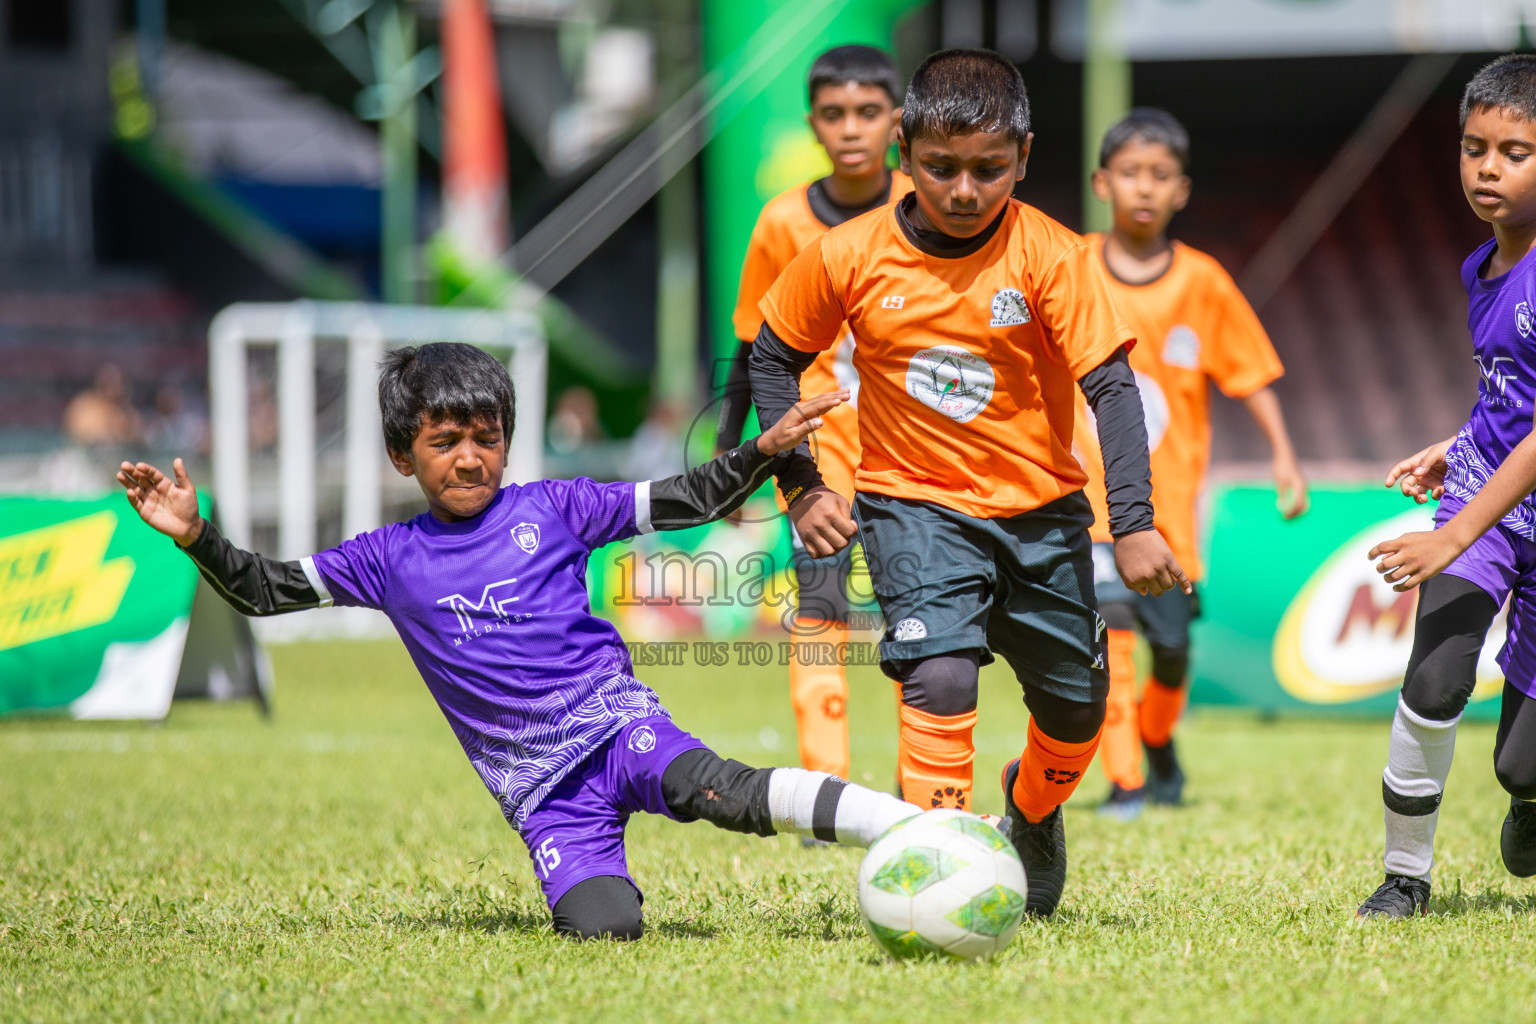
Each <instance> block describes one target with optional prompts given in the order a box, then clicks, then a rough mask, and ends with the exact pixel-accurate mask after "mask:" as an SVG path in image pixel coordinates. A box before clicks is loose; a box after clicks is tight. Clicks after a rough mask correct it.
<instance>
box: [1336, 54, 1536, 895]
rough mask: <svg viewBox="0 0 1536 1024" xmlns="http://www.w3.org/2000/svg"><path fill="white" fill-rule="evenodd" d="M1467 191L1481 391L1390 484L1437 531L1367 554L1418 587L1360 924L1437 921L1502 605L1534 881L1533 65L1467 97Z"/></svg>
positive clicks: (1489, 81) (1515, 758) (1505, 65)
mask: <svg viewBox="0 0 1536 1024" xmlns="http://www.w3.org/2000/svg"><path fill="white" fill-rule="evenodd" d="M1461 184H1462V189H1463V190H1464V191H1465V192H1466V195H1467V200H1468V202H1470V203H1471V204H1472V208H1473V210H1475V211H1476V212H1477V215H1478V216H1479V217H1481V218H1482V219H1483V220H1485V221H1487V222H1488V223H1489V224H1491V225H1492V226H1493V238H1491V239H1489V240H1488V241H1487V242H1485V243H1484V244H1482V245H1480V246H1478V248H1477V249H1476V250H1475V251H1474V252H1473V253H1472V255H1471V256H1469V257H1468V258H1467V261H1466V262H1465V263H1464V264H1462V268H1461V282H1462V285H1463V286H1464V287H1465V288H1466V290H1467V300H1468V310H1467V325H1468V326H1469V327H1470V328H1471V331H1472V346H1473V358H1474V359H1476V360H1477V366H1478V372H1479V376H1480V378H1481V379H1480V380H1479V382H1478V389H1477V403H1476V404H1475V405H1474V406H1473V407H1472V415H1471V417H1470V418H1469V419H1468V420H1467V424H1466V426H1464V427H1462V428H1461V430H1460V431H1459V432H1458V433H1457V434H1456V436H1455V437H1453V438H1451V439H1450V440H1448V441H1442V442H1440V443H1439V444H1436V445H1432V446H1430V447H1429V448H1426V449H1424V450H1423V451H1421V452H1419V453H1418V454H1417V455H1414V456H1412V457H1411V458H1408V459H1404V460H1403V461H1402V462H1400V463H1398V464H1397V465H1396V466H1394V467H1393V468H1392V471H1391V472H1390V473H1388V474H1387V480H1386V483H1387V486H1388V487H1392V486H1393V485H1397V486H1399V487H1401V489H1402V491H1403V493H1404V494H1406V495H1408V496H1409V497H1411V498H1413V499H1414V500H1416V501H1418V502H1419V503H1421V504H1422V503H1424V502H1426V501H1428V500H1429V499H1431V498H1436V499H1439V500H1440V508H1439V510H1438V511H1437V512H1436V513H1435V529H1434V531H1433V532H1430V533H1409V534H1404V535H1403V536H1401V537H1398V538H1396V539H1395V540H1390V541H1386V542H1384V543H1381V544H1378V545H1376V547H1375V548H1373V549H1372V550H1371V553H1370V557H1372V558H1379V559H1380V561H1379V562H1378V563H1377V565H1376V568H1377V570H1378V571H1380V572H1381V573H1383V574H1384V577H1385V579H1386V580H1387V581H1388V582H1390V583H1392V584H1394V589H1395V590H1399V591H1406V590H1411V589H1412V588H1413V587H1416V586H1419V585H1420V584H1422V585H1423V586H1422V589H1421V590H1420V593H1419V605H1418V612H1417V616H1416V622H1415V627H1414V628H1415V632H1414V638H1413V653H1412V655H1411V656H1410V658H1409V661H1408V672H1407V675H1406V676H1405V677H1404V679H1403V690H1402V695H1401V696H1400V697H1399V698H1398V704H1397V713H1396V715H1395V717H1394V718H1393V721H1392V734H1391V741H1390V743H1389V745H1388V751H1387V767H1386V771H1385V772H1383V773H1382V785H1381V795H1382V801H1383V803H1385V804H1386V834H1387V835H1386V838H1387V842H1386V858H1385V863H1386V869H1387V877H1386V881H1384V882H1382V884H1381V885H1380V887H1378V888H1377V890H1376V891H1375V893H1373V894H1372V895H1371V896H1370V898H1369V899H1367V900H1366V901H1365V902H1364V903H1363V904H1362V905H1361V907H1360V909H1359V911H1358V912H1357V914H1358V916H1360V917H1377V916H1380V917H1392V918H1399V917H1412V916H1414V915H1416V914H1423V913H1427V908H1428V904H1429V881H1430V868H1431V866H1432V864H1433V862H1434V836H1435V821H1436V819H1437V818H1438V817H1439V809H1440V798H1441V795H1442V793H1443V792H1444V789H1445V780H1446V776H1447V775H1448V774H1449V773H1450V770H1451V756H1452V754H1453V752H1454V750H1455V745H1456V723H1457V722H1458V721H1459V720H1460V718H1461V712H1462V709H1463V708H1464V707H1466V703H1467V700H1468V698H1469V697H1470V696H1471V694H1472V689H1473V686H1474V685H1475V683H1476V676H1477V660H1478V655H1479V652H1480V651H1481V650H1482V647H1483V641H1484V639H1485V638H1486V636H1487V634H1488V628H1489V626H1490V625H1491V624H1492V622H1493V619H1494V616H1495V615H1497V614H1498V611H1499V608H1500V607H1501V606H1502V605H1503V604H1504V600H1505V598H1506V597H1509V598H1510V604H1509V621H1508V627H1509V629H1508V636H1507V639H1506V640H1505V643H1504V648H1503V650H1501V651H1500V652H1499V665H1500V666H1501V667H1502V668H1503V670H1504V677H1505V683H1504V694H1503V708H1502V711H1501V713H1500V717H1499V728H1498V734H1497V739H1496V740H1495V744H1494V748H1493V767H1494V772H1495V774H1496V775H1497V776H1498V779H1499V784H1500V785H1502V786H1503V787H1504V789H1505V790H1506V791H1508V792H1509V794H1510V808H1509V814H1508V816H1507V817H1506V818H1505V819H1504V827H1503V831H1502V833H1501V836H1500V842H1499V847H1500V852H1501V853H1502V855H1503V858H1504V866H1505V867H1506V868H1508V869H1509V871H1510V873H1511V874H1513V875H1516V876H1517V877H1520V878H1528V877H1530V876H1531V875H1533V874H1536V803H1533V802H1532V801H1536V498H1533V495H1532V491H1533V490H1536V437H1533V436H1532V433H1531V426H1532V416H1533V414H1536V387H1533V384H1536V341H1533V338H1532V332H1533V330H1536V316H1533V313H1532V310H1533V308H1536V256H1533V255H1532V249H1533V247H1536V56H1532V55H1530V54H1510V55H1508V56H1504V57H1500V58H1499V59H1498V60H1496V61H1494V62H1493V63H1492V64H1489V65H1488V66H1487V67H1485V68H1483V69H1482V70H1481V71H1479V72H1478V73H1477V75H1476V76H1474V77H1473V79H1472V81H1471V82H1470V83H1469V84H1468V85H1467V89H1466V93H1465V94H1464V95H1463V97H1462V101H1461Z"/></svg>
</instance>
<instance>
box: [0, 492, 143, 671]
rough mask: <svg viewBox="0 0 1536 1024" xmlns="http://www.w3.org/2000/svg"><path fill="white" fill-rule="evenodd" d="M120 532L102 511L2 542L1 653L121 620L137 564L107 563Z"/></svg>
mask: <svg viewBox="0 0 1536 1024" xmlns="http://www.w3.org/2000/svg"><path fill="white" fill-rule="evenodd" d="M116 527H117V516H116V514H115V513H113V512H110V511H103V512H97V513H95V514H94V515H89V516H85V517H83V518H81V519H73V520H70V521H68V522H63V523H58V524H56V525H53V526H45V527H43V528H42V529H39V530H32V531H29V532H27V533H18V534H13V535H11V536H9V537H5V538H3V539H0V651H3V650H8V649H10V648H12V647H20V646H22V645H23V644H29V643H33V642H34V641H37V640H46V639H48V638H49V637H54V636H59V635H61V634H64V633H72V632H74V631H76V630H79V629H85V628H87V627H89V626H96V625H100V624H101V623H103V622H107V621H108V620H110V619H111V618H112V617H113V616H114V615H116V614H117V609H118V606H119V605H121V604H122V601H123V593H124V592H125V591H126V590H127V589H128V581H129V580H130V579H132V578H133V570H134V562H133V559H132V558H114V559H112V560H111V561H110V562H108V561H104V556H105V555H106V551H107V544H108V543H109V542H110V541H111V540H112V532H113V530H115V529H116Z"/></svg>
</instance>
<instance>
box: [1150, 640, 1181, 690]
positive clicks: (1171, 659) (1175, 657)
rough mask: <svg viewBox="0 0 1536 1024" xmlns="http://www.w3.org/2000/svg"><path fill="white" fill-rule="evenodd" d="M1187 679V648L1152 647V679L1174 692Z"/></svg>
mask: <svg viewBox="0 0 1536 1024" xmlns="http://www.w3.org/2000/svg"><path fill="white" fill-rule="evenodd" d="M1188 677H1189V648H1188V647H1182V646H1181V647H1159V646H1156V645H1153V647H1152V678H1153V679H1156V680H1157V681H1158V682H1160V683H1162V684H1163V685H1164V686H1166V687H1168V688H1169V689H1173V690H1176V689H1178V688H1179V687H1181V686H1183V685H1184V681H1185V680H1186V679H1187V678H1188Z"/></svg>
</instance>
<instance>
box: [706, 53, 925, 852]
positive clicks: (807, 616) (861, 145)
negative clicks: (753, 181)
mask: <svg viewBox="0 0 1536 1024" xmlns="http://www.w3.org/2000/svg"><path fill="white" fill-rule="evenodd" d="M808 89H809V93H810V105H811V112H810V115H809V116H808V117H807V118H806V120H807V121H808V122H809V123H810V126H811V130H812V131H813V132H815V134H816V141H817V142H819V143H820V144H821V146H822V148H823V149H825V150H826V151H827V157H828V158H829V159H830V160H831V161H832V173H831V174H829V175H827V176H826V177H825V178H819V179H817V180H816V181H812V182H809V183H807V184H804V185H799V186H796V187H795V188H792V189H790V190H789V191H787V192H783V193H780V194H779V195H778V196H775V197H774V198H773V199H771V200H769V201H768V204H767V205H766V206H764V207H763V212H762V213H761V214H759V215H758V218H757V224H756V226H755V227H753V229H752V239H751V241H750V243H748V246H747V255H746V259H745V261H744V262H743V263H742V267H741V287H740V289H739V290H738V292H737V297H736V312H735V315H734V317H733V318H732V320H733V326H734V327H735V331H736V337H737V338H738V339H739V340H740V342H741V348H740V351H739V353H738V355H737V358H736V359H735V361H734V363H733V364H732V368H731V376H730V379H729V380H728V381H727V382H726V388H725V397H724V401H723V403H722V405H721V408H720V423H719V433H718V440H717V441H716V448H717V450H718V451H721V452H724V451H729V450H730V449H732V448H734V447H736V446H737V445H739V444H740V443H741V433H742V428H743V426H744V424H745V420H746V416H747V409H748V407H749V406H750V405H751V386H750V384H749V383H748V380H747V354H748V353H749V352H751V347H750V346H751V344H752V340H753V339H754V338H755V337H757V328H758V326H759V325H760V324H761V323H762V322H763V316H762V314H761V313H759V312H758V309H757V304H758V303H759V302H761V301H762V298H763V296H764V295H765V294H767V292H768V288H769V286H770V285H772V284H773V282H774V280H775V279H776V278H778V276H779V274H780V273H781V272H782V271H783V270H784V268H785V267H787V266H789V263H790V261H791V260H793V259H794V258H795V257H796V256H798V255H799V254H800V251H801V250H802V249H804V248H805V247H806V246H807V245H810V244H811V243H812V242H814V241H816V240H817V239H818V238H820V237H821V236H822V235H824V234H826V233H827V231H828V230H829V229H830V228H834V227H836V226H837V225H839V224H842V223H844V222H845V221H849V220H852V219H853V218H854V217H857V216H859V215H860V214H862V213H867V212H869V211H870V210H873V209H877V208H879V207H881V206H884V205H885V204H886V203H888V202H891V201H893V200H897V199H900V198H901V197H902V196H904V195H906V194H907V193H908V192H911V191H912V181H911V179H910V178H908V177H907V176H906V175H905V174H903V173H901V172H900V171H893V170H890V169H889V168H888V167H886V162H885V157H886V153H887V152H888V151H889V150H890V148H891V144H892V143H893V142H894V141H895V140H896V126H897V124H898V123H899V121H900V118H901V107H900V102H899V99H898V97H899V96H900V92H901V86H900V84H899V83H898V81H897V78H896V68H895V66H894V65H893V64H892V63H891V58H890V57H888V56H887V55H886V54H885V53H883V52H882V51H880V50H877V49H875V48H874V47H872V46H838V47H835V48H833V49H831V50H828V51H827V52H826V53H823V54H822V55H821V56H819V57H817V58H816V60H815V62H814V63H813V64H812V65H811V71H810V75H809V81H808ZM800 383H801V387H802V388H803V389H804V393H805V394H808V395H815V394H820V393H821V392H822V391H828V390H838V389H847V390H848V391H850V392H851V393H852V395H853V399H852V400H851V401H850V402H848V403H846V405H845V406H840V407H839V408H837V409H835V410H833V411H832V412H831V413H830V414H828V415H826V416H824V417H823V419H824V421H825V426H823V427H822V428H821V435H820V436H819V437H818V438H817V439H816V444H817V454H818V462H819V464H820V467H821V472H822V477H823V479H824V480H825V481H826V482H827V486H829V487H831V488H832V489H833V490H835V491H837V493H838V494H841V495H842V496H843V497H844V498H845V499H847V500H848V501H852V500H853V469H854V466H856V465H857V464H858V461H859V427H858V414H857V412H856V411H855V408H854V406H855V404H856V403H857V401H858V388H859V378H858V374H857V373H855V372H854V369H853V335H852V334H850V333H849V332H848V331H847V330H846V329H845V330H844V331H842V332H841V334H840V336H839V338H838V340H837V342H836V343H835V344H833V346H832V347H831V348H829V349H827V350H826V351H825V352H823V353H822V354H821V355H820V357H818V358H817V360H816V361H815V362H814V363H812V364H811V365H810V367H808V368H807V369H806V372H805V375H804V377H803V378H802V379H801V382H800ZM791 538H792V540H793V542H794V558H795V580H796V589H797V591H798V593H797V596H796V610H795V621H794V632H795V633H796V635H798V636H800V637H808V638H814V639H816V640H820V641H831V642H832V643H835V644H837V645H839V647H841V646H842V645H844V644H846V643H847V642H848V573H849V570H850V569H851V567H852V565H853V557H852V556H853V550H852V548H851V547H849V548H845V549H843V550H842V551H841V552H839V553H838V554H837V555H836V556H835V557H833V558H828V559H822V560H820V561H816V560H813V559H811V558H810V557H809V556H808V555H807V554H806V551H805V547H804V545H802V544H801V543H800V538H799V535H798V534H795V533H794V532H793V531H791ZM789 695H790V702H791V704H792V705H793V706H794V709H795V727H796V730H797V731H798V733H799V737H800V763H801V764H802V765H804V766H805V767H806V768H808V769H811V770H812V771H824V772H828V773H830V774H832V775H836V776H839V777H840V778H845V779H846V778H847V777H848V773H849V755H848V717H847V713H846V707H847V703H848V676H847V673H846V671H845V670H844V669H843V667H842V666H840V665H818V664H803V663H802V662H800V661H799V660H791V661H790V663H789ZM809 841H810V840H808V842H809Z"/></svg>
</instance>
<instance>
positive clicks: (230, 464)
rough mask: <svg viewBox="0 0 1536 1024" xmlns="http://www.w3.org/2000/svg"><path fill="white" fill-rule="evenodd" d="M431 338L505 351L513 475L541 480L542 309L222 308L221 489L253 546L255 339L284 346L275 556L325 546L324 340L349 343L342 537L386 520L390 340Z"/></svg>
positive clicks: (215, 353) (216, 410) (239, 533)
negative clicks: (320, 490)
mask: <svg viewBox="0 0 1536 1024" xmlns="http://www.w3.org/2000/svg"><path fill="white" fill-rule="evenodd" d="M431 341H462V342H468V343H469V344H472V345H479V346H481V347H484V348H487V349H491V350H493V351H496V352H498V353H502V352H504V353H506V360H507V368H508V369H509V370H510V371H511V374H512V382H513V385H514V387H515V388H516V389H517V423H516V429H515V432H514V434H513V437H512V446H511V450H510V451H509V452H508V456H509V462H508V466H507V481H508V482H515V483H524V482H527V481H529V480H536V479H538V478H539V477H540V476H541V475H542V474H543V450H544V389H545V378H546V373H547V368H548V355H547V350H546V348H545V340H544V333H543V330H542V327H541V325H540V323H539V321H538V320H537V318H535V317H534V316H532V315H531V314H526V313H517V312H506V311H501V310H467V309H443V308H438V307H433V306H382V305H370V304H366V303H361V302H309V301H300V302H291V303H290V302H281V303H250V302H241V303H236V304H235V305H233V306H229V307H227V308H226V309H224V310H222V311H221V312H220V313H219V314H218V315H217V316H215V317H214V318H213V323H212V324H211V325H210V326H209V329H208V346H209V351H208V385H209V387H208V392H209V399H210V410H209V411H210V417H211V420H212V427H213V479H214V495H215V497H216V498H217V499H218V503H219V514H220V517H221V519H222V521H223V526H224V531H225V534H226V535H227V536H228V537H229V539H230V540H231V541H232V542H233V543H235V544H237V545H239V546H241V547H250V546H251V534H252V529H251V520H252V516H251V457H250V454H251V453H250V431H249V414H250V409H249V404H250V403H249V395H248V392H247V386H248V383H247V373H246V363H247V358H246V350H247V348H248V347H250V346H258V345H268V346H275V347H276V349H277V396H276V398H277V421H278V441H277V465H278V469H277V488H278V491H279V494H278V495H277V498H278V501H277V506H278V524H277V527H278V529H277V552H276V555H277V557H278V558H282V559H284V560H289V559H294V558H301V557H303V556H304V555H308V554H312V553H313V552H314V551H315V548H316V520H317V511H318V509H317V504H316V482H315V471H316V451H315V346H316V345H317V344H345V345H346V347H347V359H346V396H345V422H346V427H345V442H344V444H345V469H344V478H343V491H342V536H343V537H352V536H355V535H356V534H359V533H362V532H364V531H366V530H372V529H375V528H377V527H378V526H380V525H382V520H383V498H382V486H383V473H384V470H385V467H386V465H387V462H386V456H385V452H384V440H383V431H382V429H381V426H380V422H379V405H378V371H377V367H378V363H379V360H380V359H382V358H383V356H384V353H385V352H386V351H388V350H389V349H392V348H398V347H400V346H402V345H419V344H424V343H426V342H431Z"/></svg>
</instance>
